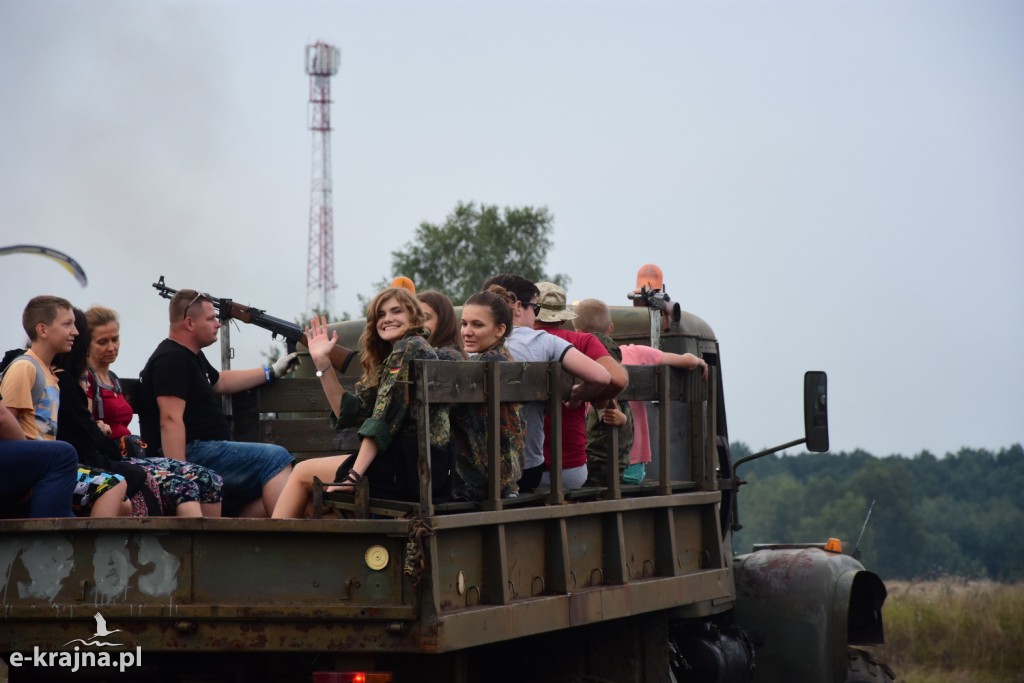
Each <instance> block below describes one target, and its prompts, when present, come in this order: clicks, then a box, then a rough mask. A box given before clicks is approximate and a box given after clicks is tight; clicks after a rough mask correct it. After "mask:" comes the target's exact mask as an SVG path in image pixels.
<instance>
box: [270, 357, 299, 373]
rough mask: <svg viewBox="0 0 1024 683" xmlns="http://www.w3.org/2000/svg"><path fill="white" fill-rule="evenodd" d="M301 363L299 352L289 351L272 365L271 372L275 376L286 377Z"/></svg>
mask: <svg viewBox="0 0 1024 683" xmlns="http://www.w3.org/2000/svg"><path fill="white" fill-rule="evenodd" d="M298 364H299V354H298V353H297V352H294V351H293V352H292V353H289V354H288V355H286V356H281V357H280V358H278V359H277V360H276V361H274V364H273V365H271V366H270V372H271V373H273V375H274V377H275V378H280V377H284V376H285V375H287V374H288V373H289V372H291V371H292V370H294V369H295V368H296V367H297V366H298Z"/></svg>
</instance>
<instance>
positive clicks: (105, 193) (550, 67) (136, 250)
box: [0, 0, 1024, 455]
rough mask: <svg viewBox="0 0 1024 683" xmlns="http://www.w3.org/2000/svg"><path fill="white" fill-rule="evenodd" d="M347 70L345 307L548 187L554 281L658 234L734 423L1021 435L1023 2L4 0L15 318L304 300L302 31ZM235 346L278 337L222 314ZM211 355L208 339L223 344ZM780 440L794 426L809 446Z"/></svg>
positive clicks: (340, 124)
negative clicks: (424, 251)
mask: <svg viewBox="0 0 1024 683" xmlns="http://www.w3.org/2000/svg"><path fill="white" fill-rule="evenodd" d="M317 40H323V41H326V42H329V43H332V44H334V45H336V46H338V47H339V48H340V49H341V53H342V66H341V69H340V71H339V73H338V75H337V76H336V77H335V78H334V79H332V92H333V96H334V106H333V110H332V115H333V116H332V118H333V123H334V127H335V130H334V133H333V138H332V152H333V175H334V226H335V228H334V229H335V233H334V240H335V272H336V279H337V280H338V282H339V288H338V290H337V292H336V294H335V304H336V305H335V308H336V309H337V310H338V311H339V312H340V311H347V312H349V313H351V314H353V315H360V314H361V312H359V311H357V308H358V304H357V299H356V296H357V294H359V293H361V294H363V295H364V296H365V295H370V294H372V291H371V286H372V283H373V282H376V281H378V280H380V279H381V278H383V277H388V278H390V277H391V276H392V275H395V274H393V273H391V272H390V266H391V257H390V254H391V251H393V250H396V249H399V248H401V247H402V245H404V244H405V243H407V242H408V241H409V240H410V239H411V238H412V236H413V232H414V231H415V229H416V227H417V226H418V225H419V223H420V222H421V221H429V222H432V223H440V222H443V221H444V219H445V217H446V215H447V214H448V213H450V212H451V211H452V209H453V208H454V207H455V205H456V203H457V202H459V201H475V202H483V203H487V204H496V205H499V206H525V205H528V206H535V207H539V206H546V207H547V208H548V209H549V210H550V211H551V213H552V214H553V215H554V218H555V220H554V229H555V233H554V239H555V247H554V249H553V250H552V252H551V253H550V254H549V258H548V262H547V264H546V266H547V270H548V272H550V273H555V272H561V273H567V274H569V275H570V276H571V278H572V282H571V285H570V287H569V297H570V299H582V298H586V297H598V298H601V299H604V300H606V301H608V302H610V303H626V300H625V293H626V292H627V291H628V290H629V289H631V288H632V286H633V280H634V276H635V272H636V269H637V268H638V267H639V266H640V265H642V264H644V263H648V262H656V263H658V264H660V265H661V266H662V268H663V269H664V271H665V282H666V287H667V290H668V293H669V294H670V295H671V296H672V298H673V299H674V300H676V301H678V302H680V303H681V304H682V306H683V308H684V309H686V310H688V311H691V312H693V313H695V314H697V315H698V316H700V317H702V318H703V319H704V320H706V321H707V322H708V323H709V324H710V325H711V327H712V328H713V329H714V330H715V333H716V335H717V336H718V339H719V341H720V344H721V351H722V363H723V373H724V380H725V392H726V397H725V398H726V402H727V408H728V411H729V415H728V417H729V429H730V438H731V439H732V440H734V441H744V442H746V443H747V444H748V445H749V446H751V447H752V448H755V449H756V448H761V447H769V446H772V445H775V444H778V443H781V442H785V441H789V440H792V439H794V438H799V436H800V435H801V433H802V428H803V423H802V415H801V406H800V394H801V387H802V376H803V372H804V371H805V370H808V369H820V370H825V371H827V372H828V373H829V393H830V410H829V413H830V415H829V417H830V424H831V435H832V446H833V448H832V450H833V451H851V450H853V449H857V448H861V449H864V450H867V451H869V452H871V453H873V454H875V455H889V454H894V453H898V454H904V455H912V454H916V453H918V452H920V451H922V450H925V449H927V450H930V451H932V452H933V453H935V454H938V455H942V454H944V453H947V452H955V451H956V450H958V449H959V448H961V447H964V446H967V447H977V448H989V449H994V450H995V449H999V448H1003V447H1006V446H1009V445H1011V444H1013V443H1019V442H1022V441H1024V361H1022V360H1021V354H1022V352H1021V339H1022V338H1024V274H1022V273H1024V269H1022V260H1024V68H1022V66H1024V4H1021V3H1020V2H1018V1H1015V0H1014V1H1006V2H996V1H989V0H972V1H970V2H968V1H963V2H942V1H937V0H927V1H922V2H894V1H893V0H886V1H885V2H865V1H858V2H830V1H827V0H813V1H795V2H785V1H774V2H727V1H721V0H716V1H713V2H685V1H679V2H665V3H651V2H636V1H634V2H629V3H625V2H618V3H608V2H594V1H592V0H588V1H586V2H582V1H581V2H558V1H551V0H546V1H543V2H533V1H527V0H518V1H516V2H429V3H424V2H402V1H396V2H358V3H357V2H337V1H334V0H332V1H330V2H305V1H293V2H253V1H251V0H248V1H246V2H213V1H208V0H207V1H203V2H183V1H170V0H147V2H137V1H134V0H132V1H125V2H110V1H89V2H79V1H76V2H71V1H47V0H35V1H33V2H20V1H16V0H0V246H6V245H10V244H16V243H21V242H27V243H34V244H42V245H46V246H51V247H55V248H58V249H61V250H64V251H66V252H68V253H69V254H71V255H72V256H73V257H74V258H76V259H77V260H78V261H79V262H80V263H81V264H82V266H83V267H84V269H85V271H86V272H87V274H88V276H89V285H88V287H87V288H85V289H82V288H81V287H79V286H78V284H77V283H76V282H75V281H74V279H73V278H72V277H71V276H70V275H68V274H67V273H66V272H65V271H64V270H62V269H61V268H60V267H58V266H56V265H54V264H52V263H51V262H49V261H47V260H46V259H42V258H39V257H31V256H0V287H2V290H3V292H4V294H3V299H2V301H0V347H2V349H7V348H13V347H15V346H17V345H19V344H20V343H22V342H23V341H24V338H25V337H24V334H23V332H22V331H21V329H20V316H21V310H22V308H23V306H24V303H25V302H26V301H27V300H28V299H29V298H30V297H31V296H33V295H36V294H43V293H50V294H57V295H61V296H65V297H67V298H69V299H71V300H72V301H73V302H74V303H75V304H76V305H79V306H81V307H83V308H85V307H87V306H89V305H92V304H95V303H102V304H104V305H108V306H112V307H114V308H116V309H117V310H119V311H120V312H121V315H122V333H123V342H124V346H123V351H122V355H121V359H120V361H119V362H118V363H117V365H115V368H114V369H115V370H117V371H118V372H119V373H120V374H121V375H123V376H135V375H137V373H138V371H139V369H141V367H142V365H143V364H144V362H145V359H146V358H147V357H148V355H149V353H150V352H151V351H152V350H153V348H154V347H155V346H156V344H157V343H158V342H159V341H160V340H161V339H162V338H163V337H164V336H165V335H166V332H167V322H166V310H167V309H166V302H165V301H164V300H162V299H159V298H158V297H157V295H156V293H155V291H154V290H153V289H152V288H151V287H150V284H151V283H152V282H154V281H155V280H156V279H157V277H158V276H160V275H164V276H166V277H167V282H168V284H169V285H170V286H172V287H175V288H184V287H193V288H198V289H202V290H205V291H209V292H211V293H213V294H215V295H216V296H225V297H232V298H234V299H236V300H238V301H240V302H242V303H248V304H252V305H256V306H259V307H261V308H264V309H266V310H267V311H268V312H269V313H271V314H273V315H275V316H277V317H281V318H285V319H287V320H293V319H294V318H296V317H298V316H299V315H301V314H302V312H303V309H304V307H305V298H306V259H307V233H308V215H309V202H310V175H311V149H312V134H311V133H310V131H309V130H308V128H307V108H308V96H309V79H308V77H307V76H306V74H305V72H304V62H303V59H304V51H305V46H306V45H308V44H311V43H313V42H315V41H317ZM232 339H233V340H234V342H235V347H236V352H237V359H236V361H235V367H251V366H253V365H256V364H258V363H259V362H260V361H261V360H262V356H261V352H264V351H266V350H267V349H269V348H270V347H271V345H272V343H271V341H270V339H269V334H268V333H266V332H264V331H263V330H260V329H258V328H250V327H246V326H244V325H243V326H241V328H239V329H237V330H233V331H232ZM209 356H210V358H211V360H212V361H213V362H214V363H216V362H217V357H218V351H217V348H216V347H214V348H213V349H211V351H210V353H209ZM794 452H796V451H794Z"/></svg>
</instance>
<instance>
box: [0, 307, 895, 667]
mask: <svg viewBox="0 0 1024 683" xmlns="http://www.w3.org/2000/svg"><path fill="white" fill-rule="evenodd" d="M613 318H614V323H615V338H616V341H618V342H619V343H620V344H621V343H640V344H651V345H656V346H660V347H661V348H662V349H664V350H667V351H673V352H677V353H683V352H691V353H694V354H696V355H698V356H700V357H701V358H703V359H704V360H705V361H706V362H707V363H708V365H709V366H710V373H709V377H708V379H707V380H706V381H702V379H701V378H700V377H699V376H698V374H697V373H696V372H694V371H683V370H673V369H670V368H668V367H629V368H628V370H629V375H630V383H629V387H628V388H627V389H626V391H625V392H624V393H623V395H622V396H621V397H620V398H622V399H630V400H645V401H650V402H651V404H652V406H653V409H652V410H650V411H648V412H649V415H650V420H651V425H650V426H651V429H652V431H651V434H652V441H653V442H654V443H653V445H654V451H655V454H654V456H655V458H654V463H653V466H651V467H649V470H648V478H647V479H646V480H645V481H643V482H642V483H640V484H631V485H626V484H623V483H622V482H621V481H620V480H619V478H618V476H617V475H618V473H617V471H616V469H615V468H613V467H610V468H608V474H607V477H606V479H607V481H606V482H605V484H604V485H603V486H598V487H588V488H584V489H580V490H574V491H567V490H564V489H563V487H562V484H561V477H560V476H558V475H559V473H560V470H561V447H560V439H558V438H557V437H556V438H555V439H553V441H554V442H555V443H554V444H553V446H554V447H553V449H552V453H553V463H552V470H553V472H552V475H553V476H552V482H553V483H552V486H551V488H550V490H545V491H541V492H536V493H532V494H524V495H520V496H518V497H514V498H501V497H500V494H499V484H498V482H497V481H496V478H495V477H492V480H491V482H490V485H489V495H488V497H487V500H485V501H482V502H480V503H467V502H451V501H448V502H436V501H434V500H432V499H431V497H430V490H431V487H430V481H429V473H430V471H431V470H430V466H429V462H428V459H429V448H424V449H421V450H422V453H421V456H420V472H421V474H422V479H423V481H422V483H421V496H420V500H419V501H417V502H413V503H410V502H402V501H391V500H379V499H373V498H370V497H369V496H368V495H367V493H366V490H365V488H360V489H358V490H356V491H355V493H353V494H343V493H329V492H326V491H324V490H323V489H322V488H318V490H317V492H316V495H315V497H314V505H313V518H311V519H302V520H287V521H286V520H256V519H229V518H225V519H176V518H147V519H124V518H122V519H66V520H65V519H60V520H54V519H45V520H0V582H2V590H0V596H2V598H0V599H2V612H0V652H3V653H5V656H4V659H5V660H6V661H7V662H8V675H9V677H10V680H12V681H22V680H24V681H43V680H46V681H49V680H104V681H105V680H124V681H147V682H151V681H175V682H185V681H311V680H312V681H321V682H327V681H395V682H396V683H404V682H408V681H417V682H419V681H428V682H432V681H444V682H449V681H455V682H469V681H517V682H518V681H523V680H531V681H614V682H616V683H655V682H657V683H661V682H665V681H680V682H682V681H700V682H704V681H708V682H722V683H744V682H756V683H770V682H779V683H781V682H783V681H784V682H786V683H791V682H794V681H798V682H805V683H819V682H820V683H826V682H828V683H832V682H835V683H842V682H844V681H845V682H851V683H856V682H863V681H891V680H893V674H892V672H891V670H889V669H888V667H886V666H885V665H883V664H880V663H878V662H875V661H874V660H873V659H872V658H871V656H870V655H869V654H867V652H865V651H863V650H860V649H855V647H854V646H859V645H871V644H878V643H881V642H882V640H883V629H882V616H881V610H882V605H883V602H884V600H885V597H886V590H885V586H884V585H883V582H882V581H881V580H880V579H879V577H878V576H876V575H875V574H873V573H872V572H870V571H867V570H865V568H864V567H863V566H862V565H861V564H860V563H859V562H858V561H857V560H856V559H854V558H853V557H852V556H850V555H849V554H846V553H844V551H843V545H842V543H841V542H840V541H838V540H836V539H831V540H829V541H828V542H819V543H809V544H803V545H763V546H757V547H755V548H754V549H753V551H752V552H749V553H744V554H735V551H734V548H733V546H732V534H733V532H734V531H735V530H736V529H737V528H738V522H737V510H738V493H739V490H740V486H741V484H742V483H743V482H742V480H741V479H740V478H739V477H738V474H737V466H738V465H739V464H741V463H734V462H733V461H732V458H731V456H730V451H729V436H728V430H727V425H726V412H725V397H724V392H723V382H722V370H723V363H722V356H721V353H720V349H719V345H718V341H717V339H716V337H715V334H714V332H713V331H712V329H711V327H710V326H709V325H708V324H707V323H705V322H704V321H703V320H701V319H700V318H699V317H697V316H696V315H694V314H692V313H689V312H686V311H683V310H681V309H680V307H679V305H678V304H676V303H674V302H672V301H671V299H670V297H668V295H667V293H666V292H664V291H663V289H662V288H653V289H649V290H643V291H641V292H640V293H639V294H638V295H637V296H636V299H635V300H634V301H633V305H632V306H621V307H613ZM334 327H335V328H336V329H338V330H339V332H340V334H341V337H342V343H344V344H348V345H349V346H351V347H353V348H355V347H356V344H357V342H356V339H357V337H358V334H359V332H360V331H361V329H362V327H363V322H362V321H349V322H344V323H338V324H336V325H334ZM351 365H352V366H353V367H350V368H348V369H347V370H346V372H345V373H344V375H343V376H342V380H343V382H344V383H347V384H351V382H352V381H353V380H354V378H355V373H356V371H357V366H358V364H356V363H353V364H351ZM296 374H297V376H296V377H293V378H289V379H284V380H280V381H277V382H273V383H270V384H268V385H266V386H264V387H261V388H259V389H257V390H253V391H250V392H246V393H244V394H240V395H237V396H235V397H234V399H233V403H232V405H231V406H230V409H231V413H232V416H233V418H232V419H233V425H234V430H235V437H236V438H238V439H240V440H259V441H266V442H273V443H280V444H282V445H285V446H286V447H287V448H289V450H291V452H293V453H294V454H295V455H296V456H297V457H299V458H305V457H315V456H319V455H327V454H335V453H338V452H344V451H345V450H346V449H351V448H352V447H353V441H352V439H353V435H352V434H347V433H345V432H335V431H334V430H332V429H331V427H330V425H329V419H328V417H327V416H328V406H327V403H326V400H325V398H324V396H323V393H322V391H321V389H320V387H319V382H318V380H316V379H315V378H313V377H312V367H311V363H309V361H308V358H307V359H306V361H304V363H303V364H302V366H301V367H300V369H299V371H298V373H296ZM571 381H572V380H571V377H568V376H567V375H566V373H565V372H564V371H563V370H562V368H561V366H560V365H559V364H558V363H553V364H546V363H521V362H511V363H499V364H491V363H472V362H464V363H446V362H441V361H428V362H421V363H419V364H418V366H417V367H416V368H415V372H414V383H415V384H416V391H418V392H419V393H420V395H421V396H422V397H423V399H424V401H423V403H424V407H423V409H422V411H421V414H420V415H418V416H417V419H418V421H419V423H418V424H419V426H420V436H421V441H423V442H425V441H426V440H427V433H426V427H425V425H426V424H427V414H428V411H429V410H430V406H431V405H438V404H444V403H449V404H453V403H459V402H471V403H484V404H486V405H488V406H489V407H490V409H491V410H490V414H492V415H497V413H498V411H497V407H498V406H499V405H500V403H501V402H505V401H512V402H523V401H545V402H547V404H548V405H549V408H550V410H549V413H550V415H551V419H552V428H553V432H552V433H553V434H555V435H557V434H559V433H560V429H561V418H560V415H561V411H560V410H559V409H558V408H559V406H560V404H561V401H562V400H563V399H564V398H565V397H566V396H567V395H568V389H569V387H570V386H571ZM804 383H805V387H804V388H805V392H804V393H805V400H804V403H805V405H804V413H805V427H806V434H805V436H804V438H803V439H798V440H796V441H793V442H791V443H789V444H783V445H782V446H780V447H778V448H776V449H771V450H769V451H765V452H763V453H760V454H755V456H751V457H758V456H760V455H765V454H767V453H770V452H774V451H776V450H779V449H781V448H784V447H788V446H794V445H798V444H801V443H806V446H807V448H808V449H810V450H816V451H822V450H827V448H828V443H827V442H828V424H827V405H826V400H827V399H826V378H825V375H824V373H820V372H811V373H808V374H807V375H806V376H805V378H804ZM127 384H128V385H129V390H130V382H129V383H127ZM764 398H765V400H771V399H772V397H770V396H766V397H764ZM794 409H796V407H795V406H794ZM490 429H491V433H492V435H493V438H492V439H491V442H490V443H491V448H490V461H491V468H490V469H491V472H497V471H498V468H497V466H496V463H497V462H498V458H499V452H498V448H499V446H498V439H497V438H496V433H497V429H498V424H497V421H496V420H494V421H492V423H491V425H490ZM609 430H610V431H609V435H608V438H609V439H610V441H611V442H612V444H613V448H614V445H615V444H616V443H617V438H618V437H617V434H616V431H615V429H614V428H609ZM613 452H614V451H613Z"/></svg>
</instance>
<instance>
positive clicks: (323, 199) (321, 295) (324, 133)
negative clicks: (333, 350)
mask: <svg viewBox="0 0 1024 683" xmlns="http://www.w3.org/2000/svg"><path fill="white" fill-rule="evenodd" d="M340 65H341V52H340V51H339V50H338V48H336V47H333V46H331V45H328V44H327V43H319V42H318V43H316V44H314V45H307V46H306V73H307V74H309V129H310V130H311V131H313V183H312V191H311V193H310V198H309V256H308V258H307V259H306V309H307V310H309V311H312V310H313V309H318V310H321V311H323V312H325V313H328V314H330V312H331V305H332V303H333V302H332V298H333V294H334V289H335V287H337V285H336V284H335V283H334V207H333V205H332V202H331V76H333V75H334V74H336V73H338V67H339V66H340Z"/></svg>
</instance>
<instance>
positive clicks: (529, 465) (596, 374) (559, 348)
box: [482, 274, 618, 493]
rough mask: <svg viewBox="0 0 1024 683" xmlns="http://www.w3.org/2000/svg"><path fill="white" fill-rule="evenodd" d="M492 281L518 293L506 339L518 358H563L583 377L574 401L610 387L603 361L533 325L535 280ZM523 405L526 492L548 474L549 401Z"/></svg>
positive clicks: (536, 305) (521, 482) (509, 278)
mask: <svg viewBox="0 0 1024 683" xmlns="http://www.w3.org/2000/svg"><path fill="white" fill-rule="evenodd" d="M491 285H500V286H502V287H504V288H505V289H506V290H508V291H509V292H512V294H514V295H515V297H516V302H515V303H514V304H513V306H512V325H513V327H512V333H511V334H510V335H509V336H508V339H506V340H505V347H506V348H507V349H508V350H509V353H511V354H512V357H513V358H514V359H515V360H520V361H543V362H551V361H560V362H561V363H562V365H563V366H564V367H565V369H566V370H567V371H569V372H571V373H572V374H573V375H575V376H576V378H577V379H578V380H579V383H578V384H576V385H575V386H574V387H573V392H572V400H573V401H574V402H580V401H586V400H589V399H591V398H593V397H595V396H598V395H599V394H601V393H603V392H606V391H607V390H608V384H609V383H610V382H611V376H610V375H609V374H608V371H607V370H605V369H604V368H603V367H601V364H600V363H597V362H596V361H593V360H591V359H590V358H588V357H587V356H586V355H585V354H584V353H583V352H581V351H580V350H579V349H577V348H576V347H574V346H573V345H572V343H570V342H568V341H566V340H564V339H561V338H560V337H556V336H554V335H551V334H548V333H547V332H544V331H543V330H535V329H533V324H534V321H535V320H536V316H537V314H538V313H539V312H540V310H541V308H540V304H539V303H537V299H538V297H539V295H540V290H538V289H537V286H536V285H535V284H533V282H531V281H530V280H527V279H526V278H524V277H520V276H519V275H509V274H503V275H495V276H494V277H492V278H490V279H489V280H487V282H485V283H484V285H483V287H482V289H487V288H488V287H490V286H491ZM616 393H618V391H616ZM523 407H524V409H525V414H526V448H525V449H524V454H523V476H522V478H521V479H520V480H519V490H520V492H523V493H525V492H529V491H532V490H534V489H535V488H537V486H538V485H539V484H540V481H541V477H542V475H543V474H544V467H545V466H544V408H545V404H544V402H542V401H532V402H530V403H524V404H523ZM584 461H585V458H584ZM584 479H586V475H584Z"/></svg>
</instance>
